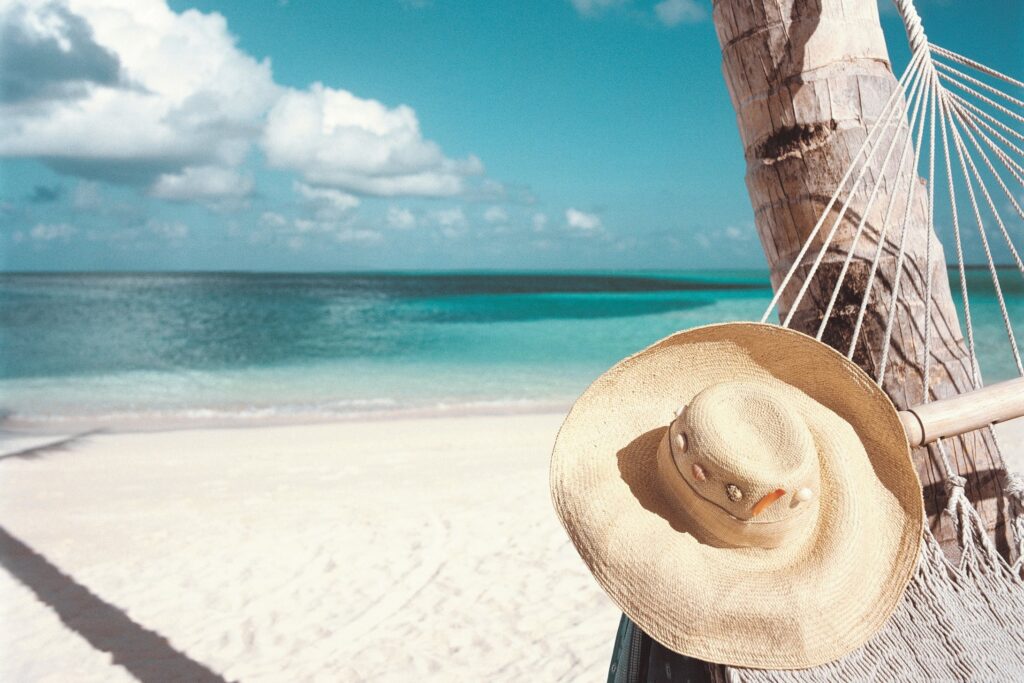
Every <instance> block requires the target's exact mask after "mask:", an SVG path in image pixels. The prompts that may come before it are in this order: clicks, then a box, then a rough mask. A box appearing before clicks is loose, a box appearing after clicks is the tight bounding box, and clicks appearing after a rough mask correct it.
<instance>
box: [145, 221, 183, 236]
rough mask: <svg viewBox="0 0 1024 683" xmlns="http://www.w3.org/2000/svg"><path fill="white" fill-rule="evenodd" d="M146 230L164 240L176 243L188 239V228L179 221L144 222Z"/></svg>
mask: <svg viewBox="0 0 1024 683" xmlns="http://www.w3.org/2000/svg"><path fill="white" fill-rule="evenodd" d="M146 228H147V229H148V230H149V231H150V232H151V233H153V234H154V235H157V236H158V237H162V238H164V239H165V240H170V241H178V240H183V239H185V238H186V237H188V232H189V230H188V226H187V225H185V224H184V223H182V222H181V221H162V220H156V219H151V220H149V221H147V222H146Z"/></svg>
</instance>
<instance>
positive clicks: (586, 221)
mask: <svg viewBox="0 0 1024 683" xmlns="http://www.w3.org/2000/svg"><path fill="white" fill-rule="evenodd" d="M565 222H566V224H567V225H568V226H569V227H570V228H573V229H574V230H579V231H580V232H585V233H593V232H598V231H600V230H601V228H602V224H601V217H600V216H598V215H597V214H593V213H586V212H584V211H580V210H579V209H568V210H566V212H565Z"/></svg>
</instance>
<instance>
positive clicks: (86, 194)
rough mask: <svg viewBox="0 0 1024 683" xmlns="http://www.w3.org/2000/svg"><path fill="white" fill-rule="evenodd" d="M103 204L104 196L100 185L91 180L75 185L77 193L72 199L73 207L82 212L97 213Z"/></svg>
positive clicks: (81, 181)
mask: <svg viewBox="0 0 1024 683" xmlns="http://www.w3.org/2000/svg"><path fill="white" fill-rule="evenodd" d="M102 203H103V196H102V195H101V194H100V186H99V183H96V182H92V181H89V180H80V181H79V182H78V184H77V185H75V191H74V193H73V195H72V197H71V205H72V206H73V207H75V208H76V209H79V210H81V211H95V210H96V209H98V208H100V205H101V204H102Z"/></svg>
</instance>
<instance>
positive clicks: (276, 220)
mask: <svg viewBox="0 0 1024 683" xmlns="http://www.w3.org/2000/svg"><path fill="white" fill-rule="evenodd" d="M260 225H264V226H266V227H268V228H283V227H284V226H286V225H288V219H287V218H285V217H284V216H282V215H281V214H279V213H277V212H276V211H264V212H263V213H262V214H261V215H260Z"/></svg>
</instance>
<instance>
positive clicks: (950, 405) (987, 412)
mask: <svg viewBox="0 0 1024 683" xmlns="http://www.w3.org/2000/svg"><path fill="white" fill-rule="evenodd" d="M899 416H900V422H902V423H903V429H904V430H906V432H907V441H909V442H910V447H911V448H916V447H917V446H922V445H924V444H929V443H932V442H933V441H936V440H938V439H941V438H944V437H947V436H956V435H957V434H963V433H965V432H970V431H973V430H975V429H981V428H982V427H986V426H988V425H993V424H998V423H1000V422H1006V421H1007V420H1012V419H1013V418H1015V417H1024V377H1018V378H1016V379H1011V380H1008V381H1006V382H1000V383H999V384H993V385H991V386H987V387H984V388H982V389H976V390H975V391H968V392H965V393H963V394H960V395H958V396H954V397H952V398H945V399H942V400H939V401H932V402H930V403H925V404H923V405H919V406H914V407H913V408H910V409H908V410H901V411H900V412H899Z"/></svg>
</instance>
